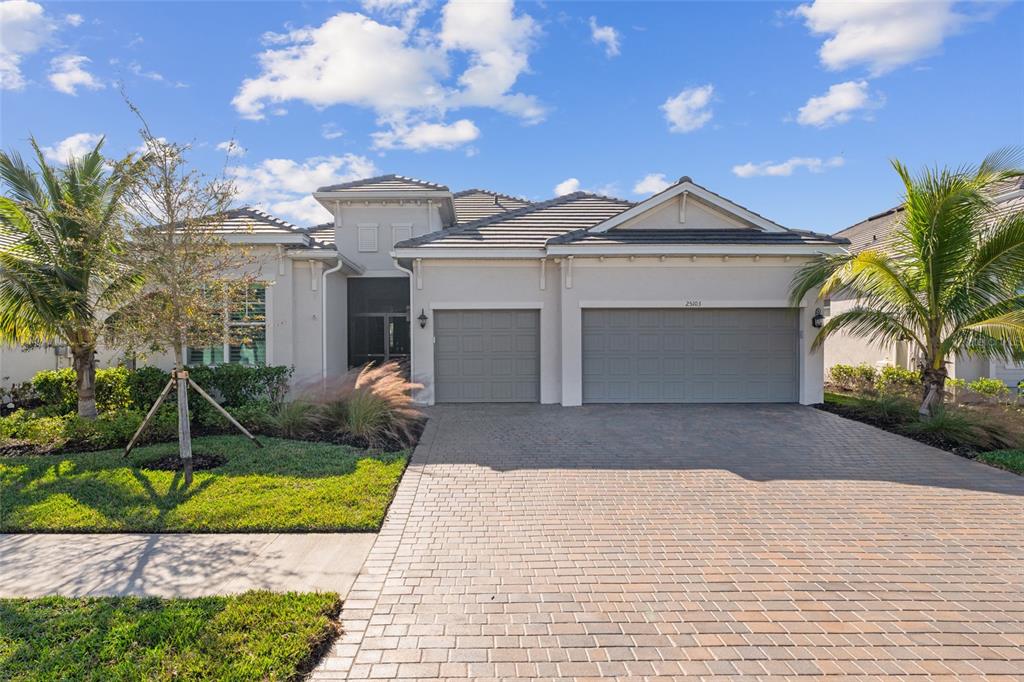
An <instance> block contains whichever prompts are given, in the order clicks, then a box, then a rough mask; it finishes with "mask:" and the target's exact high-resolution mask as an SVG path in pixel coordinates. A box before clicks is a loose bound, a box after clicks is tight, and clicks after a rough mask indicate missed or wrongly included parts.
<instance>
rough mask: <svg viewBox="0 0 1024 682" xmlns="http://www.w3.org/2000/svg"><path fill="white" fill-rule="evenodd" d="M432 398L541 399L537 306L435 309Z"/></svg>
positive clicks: (459, 400)
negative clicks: (526, 307) (531, 307)
mask: <svg viewBox="0 0 1024 682" xmlns="http://www.w3.org/2000/svg"><path fill="white" fill-rule="evenodd" d="M434 325H435V326H434V339H435V340H434V375H435V376H434V380H435V395H434V399H435V400H436V401H437V402H442V403H481V402H484V403H489V402H511V403H534V402H538V401H539V400H540V313H539V311H537V310H438V311H437V312H435V314H434Z"/></svg>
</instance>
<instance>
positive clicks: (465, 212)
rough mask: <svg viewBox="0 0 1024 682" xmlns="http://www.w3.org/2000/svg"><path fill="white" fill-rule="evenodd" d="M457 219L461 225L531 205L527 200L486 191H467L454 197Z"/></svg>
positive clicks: (457, 193)
mask: <svg viewBox="0 0 1024 682" xmlns="http://www.w3.org/2000/svg"><path fill="white" fill-rule="evenodd" d="M452 203H453V204H454V205H455V219H456V222H458V223H459V224H460V225H464V224H466V223H471V222H475V221H477V220H483V219H484V218H490V217H492V216H496V215H499V214H501V213H508V212H509V211H515V210H517V209H520V208H524V207H526V206H529V205H530V202H529V201H527V200H526V199H520V198H519V197H513V196H509V195H507V194H499V193H498V192H491V191H488V190H485V189H466V190H462V191H461V192H456V193H455V194H453V195H452Z"/></svg>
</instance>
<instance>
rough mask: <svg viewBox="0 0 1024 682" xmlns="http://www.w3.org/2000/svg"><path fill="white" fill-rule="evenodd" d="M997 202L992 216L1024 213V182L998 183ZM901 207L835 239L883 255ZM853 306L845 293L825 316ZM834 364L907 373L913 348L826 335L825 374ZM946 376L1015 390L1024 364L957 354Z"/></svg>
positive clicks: (912, 364) (914, 363)
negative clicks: (983, 379) (889, 368)
mask: <svg viewBox="0 0 1024 682" xmlns="http://www.w3.org/2000/svg"><path fill="white" fill-rule="evenodd" d="M993 200H994V202H995V211H994V218H997V217H1003V216H1007V215H1010V214H1013V213H1017V212H1020V211H1024V179H1022V178H1017V179H1015V180H1013V181H1009V182H1007V183H1005V184H1004V185H1002V186H1001V187H1000V188H999V189H998V190H997V191H996V193H995V196H994V197H993ZM902 215H903V207H902V206H897V207H895V208H891V209H889V210H888V211H884V212H882V213H879V214H877V215H873V216H871V217H870V218H868V219H866V220H863V221H861V222H859V223H857V224H856V225H851V226H850V227H848V228H846V229H845V230H841V231H839V232H837V233H836V234H835V236H836V237H839V238H843V239H847V240H849V242H850V247H849V248H850V250H851V251H853V252H855V253H856V252H858V251H863V250H865V249H877V250H881V251H887V250H889V249H891V248H892V244H893V241H894V239H895V235H896V230H897V229H898V228H899V226H900V224H901V222H900V221H901V217H902ZM854 305H856V300H855V299H854V298H853V297H852V296H850V295H849V294H847V295H842V294H840V295H836V296H833V297H832V299H831V301H830V305H829V306H828V312H830V313H831V314H833V315H834V314H836V313H841V312H843V311H845V310H849V309H850V308H852V307H853V306H854ZM837 364H849V365H859V364H868V365H872V366H875V367H880V366H883V365H895V366H897V367H904V368H907V369H916V367H917V360H916V357H915V354H914V349H913V347H912V345H911V344H910V343H909V342H907V343H896V344H876V343H869V342H868V341H866V340H864V339H862V338H860V337H856V336H853V335H851V334H848V333H845V332H841V333H839V334H835V335H833V336H831V337H829V340H828V341H827V342H826V344H825V368H826V371H827V370H828V369H829V368H830V367H832V366H833V365H837ZM947 366H948V368H949V375H950V376H951V377H955V378H959V379H965V380H967V381H971V380H973V379H977V378H978V377H994V378H998V379H1001V380H1002V381H1003V382H1004V383H1006V384H1007V385H1008V386H1010V387H1015V386H1017V384H1018V382H1020V381H1021V380H1024V364H1016V363H1013V362H1006V361H1003V360H990V359H989V358H984V357H976V356H966V355H959V356H957V357H954V358H950V360H949V364H948V365H947Z"/></svg>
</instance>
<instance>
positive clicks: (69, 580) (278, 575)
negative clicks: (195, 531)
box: [0, 533, 377, 597]
mask: <svg viewBox="0 0 1024 682" xmlns="http://www.w3.org/2000/svg"><path fill="white" fill-rule="evenodd" d="M376 537H377V536H376V535H375V534H373V533H330V534H322V533H317V534H288V533H266V534H258V535H257V534H217V535H191V534H151V535H144V534H134V533H132V534H88V535H87V534H81V535H79V534H75V535H0V597H38V596H43V595H49V594H59V595H64V596H107V595H146V596H154V597H199V596H206V595H219V594H236V593H239V592H245V591H246V590H256V589H260V590H272V591H275V592H287V591H299V592H309V591H320V592H337V593H339V594H340V595H341V596H342V597H345V596H346V595H347V594H348V591H349V589H350V588H351V587H352V583H353V582H354V581H355V579H356V575H358V573H359V570H360V568H361V567H362V565H363V561H364V560H365V559H366V555H367V554H368V553H369V551H370V547H371V546H373V542H374V540H375V539H376Z"/></svg>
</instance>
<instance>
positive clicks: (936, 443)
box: [814, 403, 978, 459]
mask: <svg viewBox="0 0 1024 682" xmlns="http://www.w3.org/2000/svg"><path fill="white" fill-rule="evenodd" d="M814 407H815V408H817V409H819V410H821V411H823V412H831V413H832V414H836V415H839V416H840V417H844V418H846V419H852V420H853V421H856V422H861V423H862V424H868V425H870V426H874V427H875V428H878V429H882V430H883V431H888V432H889V433H895V434H896V435H897V436H903V437H904V438H909V439H911V440H916V441H917V442H918V443H924V444H925V445H930V446H932V447H933V448H938V449H940V450H945V451H946V452H951V453H953V454H954V455H958V456H960V457H964V458H966V459H975V458H976V457H977V456H978V450H976V449H975V448H972V447H969V446H966V445H960V444H959V443H954V442H952V441H950V440H947V439H945V438H942V437H941V436H937V435H935V434H931V433H907V432H904V431H903V430H902V429H900V428H899V424H898V423H895V422H891V421H887V420H885V419H879V418H877V417H876V416H875V415H873V414H870V413H865V412H862V411H861V410H858V409H857V408H856V407H851V406H849V405H838V404H836V403H818V404H817V405H814Z"/></svg>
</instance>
